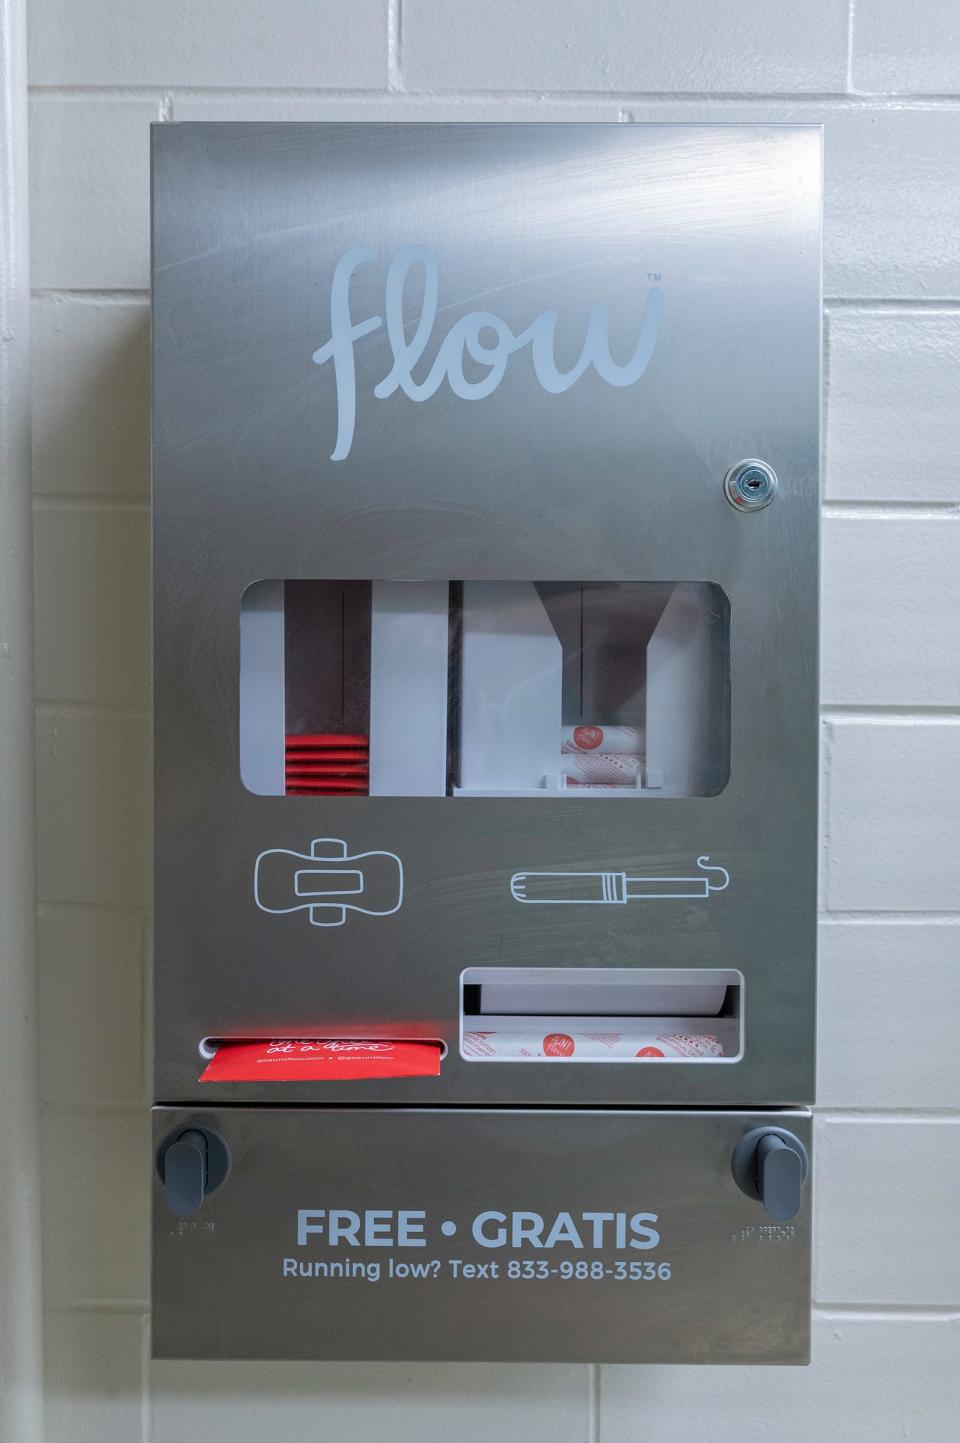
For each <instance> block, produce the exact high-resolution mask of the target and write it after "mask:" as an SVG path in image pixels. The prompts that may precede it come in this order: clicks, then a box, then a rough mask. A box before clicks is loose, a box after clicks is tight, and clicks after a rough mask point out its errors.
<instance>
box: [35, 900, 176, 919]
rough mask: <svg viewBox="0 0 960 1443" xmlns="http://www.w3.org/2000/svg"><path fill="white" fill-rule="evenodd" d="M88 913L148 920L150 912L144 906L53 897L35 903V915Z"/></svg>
mask: <svg viewBox="0 0 960 1443" xmlns="http://www.w3.org/2000/svg"><path fill="white" fill-rule="evenodd" d="M88 914H93V915H96V916H101V915H104V914H106V915H107V916H112V917H140V918H141V919H142V920H143V921H144V922H149V921H150V912H149V909H148V908H146V907H121V906H119V905H118V904H117V903H115V902H58V901H57V900H56V899H55V898H54V899H47V900H45V901H42V902H38V903H37V916H38V917H40V918H43V917H50V918H54V917H59V918H61V919H68V918H70V917H83V916H86V915H88Z"/></svg>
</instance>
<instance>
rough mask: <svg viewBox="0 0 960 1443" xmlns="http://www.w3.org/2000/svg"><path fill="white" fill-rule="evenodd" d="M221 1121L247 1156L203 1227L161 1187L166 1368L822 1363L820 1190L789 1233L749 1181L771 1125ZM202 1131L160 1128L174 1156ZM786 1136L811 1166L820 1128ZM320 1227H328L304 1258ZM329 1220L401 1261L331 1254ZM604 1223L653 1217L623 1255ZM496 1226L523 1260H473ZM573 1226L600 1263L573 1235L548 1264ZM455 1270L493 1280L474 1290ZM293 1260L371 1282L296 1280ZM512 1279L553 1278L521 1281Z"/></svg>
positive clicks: (240, 1112)
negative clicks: (817, 1315)
mask: <svg viewBox="0 0 960 1443" xmlns="http://www.w3.org/2000/svg"><path fill="white" fill-rule="evenodd" d="M207 1117H208V1119H209V1120H212V1121H213V1122H215V1123H216V1125H217V1126H218V1127H220V1128H221V1129H222V1131H223V1134H224V1136H225V1137H226V1138H227V1140H228V1142H229V1145H230V1147H231V1149H232V1152H233V1171H232V1173H231V1174H230V1176H229V1177H228V1178H227V1180H226V1182H225V1183H224V1184H223V1185H222V1186H221V1187H220V1188H219V1189H218V1190H217V1191H216V1192H215V1193H212V1194H211V1195H210V1196H209V1197H208V1198H207V1199H206V1201H205V1203H204V1205H203V1208H202V1210H201V1211H200V1213H198V1214H197V1215H196V1216H195V1217H194V1218H187V1219H183V1218H176V1217H174V1216H173V1215H172V1214H171V1213H170V1212H168V1211H167V1209H166V1207H165V1206H164V1203H163V1200H162V1198H161V1196H160V1189H159V1184H157V1185H156V1186H155V1196H154V1272H153V1349H154V1356H156V1357H178V1358H184V1357H191V1358H346V1359H387V1358H389V1359H419V1360H423V1359H453V1360H456V1359H468V1360H475V1361H502V1362H525V1361H544V1362H567V1361H571V1362H578V1361H579V1362H591V1361H595V1362H608V1363H616V1362H647V1363H658V1362H675V1363H805V1362H807V1361H808V1358H809V1332H810V1201H809V1189H808V1190H807V1197H806V1200H805V1202H804V1206H803V1209H802V1211H801V1212H800V1213H799V1215H798V1216H797V1217H796V1218H795V1219H794V1220H793V1221H792V1222H790V1223H781V1224H777V1223H773V1222H771V1220H770V1219H769V1218H767V1217H766V1216H765V1215H764V1213H763V1211H762V1210H761V1208H760V1207H759V1205H758V1204H757V1203H755V1202H752V1201H751V1200H750V1199H749V1198H747V1197H745V1196H744V1195H743V1194H742V1193H741V1192H740V1191H739V1190H738V1189H737V1187H736V1185H735V1184H734V1181H733V1178H732V1177H731V1175H730V1153H731V1151H732V1149H733V1147H734V1145H735V1143H736V1141H737V1139H738V1138H739V1137H740V1136H742V1134H743V1133H744V1132H745V1131H747V1130H748V1128H749V1127H751V1126H755V1125H757V1124H758V1123H759V1122H762V1121H763V1120H764V1117H763V1115H760V1114H753V1115H751V1114H750V1113H733V1112H713V1113H704V1112H690V1113H687V1114H684V1115H683V1116H678V1115H677V1114H676V1113H671V1112H661V1113H646V1114H641V1113H635V1112H621V1113H611V1112H561V1111H557V1112H543V1111H540V1112H505V1113H504V1112H489V1111H483V1110H477V1111H473V1112H461V1111H457V1110H456V1109H442V1110H435V1111H432V1110H424V1111H393V1112H391V1111H382V1110H381V1111H377V1110H375V1109H371V1110H367V1109H364V1110H362V1111H357V1110H356V1109H353V1110H346V1111H338V1110H336V1109H327V1108H315V1109H311V1110H305V1111H301V1110H299V1109H296V1108H293V1109H284V1110H274V1109H270V1108H264V1109H259V1110H257V1109H250V1110H247V1109H243V1108H226V1109H223V1110H222V1111H220V1112H219V1113H218V1112H216V1111H214V1112H213V1113H212V1114H207ZM766 1117H767V1119H769V1117H770V1114H767V1115H766ZM192 1118H193V1114H191V1113H188V1112H184V1111H183V1110H182V1109H173V1108H159V1109H157V1113H156V1117H155V1126H156V1136H157V1140H158V1141H159V1140H160V1139H162V1138H163V1136H164V1135H165V1134H166V1133H167V1132H168V1131H169V1130H171V1129H173V1130H176V1128H177V1127H178V1126H182V1125H183V1124H184V1123H186V1122H189V1121H191V1120H192ZM776 1120H777V1121H778V1122H779V1123H780V1125H782V1126H785V1127H789V1128H791V1129H792V1131H793V1132H794V1133H795V1134H796V1135H797V1136H799V1137H800V1138H801V1140H802V1141H803V1142H804V1144H805V1145H806V1146H807V1147H808V1148H809V1146H810V1115H809V1113H807V1114H802V1113H788V1114H778V1115H777V1118H776ZM300 1209H306V1210H309V1211H311V1212H314V1213H315V1212H316V1211H317V1210H321V1209H322V1210H323V1212H324V1216H323V1217H314V1218H312V1219H311V1220H310V1226H311V1227H313V1228H317V1229H318V1231H317V1232H315V1233H312V1232H311V1233H309V1234H308V1233H306V1232H305V1233H304V1243H303V1244H302V1245H301V1244H300V1242H299V1233H298V1212H299V1210H300ZM331 1209H338V1210H351V1211H353V1212H355V1213H356V1214H357V1215H358V1217H359V1218H360V1219H361V1220H363V1219H364V1214H365V1212H366V1211H367V1210H368V1209H372V1210H375V1211H376V1212H377V1213H378V1214H379V1217H378V1219H376V1220H375V1228H376V1234H375V1235H377V1236H379V1238H380V1239H382V1243H380V1244H378V1245H365V1235H364V1233H363V1232H362V1231H358V1232H357V1233H356V1234H355V1235H354V1236H356V1239H357V1245H353V1244H352V1243H351V1242H350V1235H349V1234H347V1236H346V1238H345V1239H344V1240H342V1241H341V1240H338V1241H337V1243H336V1244H335V1245H331V1244H330V1241H329V1229H328V1226H327V1224H328V1222H329V1211H330V1210H331ZM401 1209H403V1210H410V1211H414V1212H418V1213H422V1214H423V1216H422V1218H418V1219H417V1221H416V1227H417V1229H418V1230H419V1234H420V1236H421V1237H422V1242H423V1246H420V1247H413V1246H399V1245H397V1244H398V1243H399V1242H400V1240H401V1234H400V1233H399V1232H398V1221H397V1218H396V1212H397V1211H399V1210H401ZM514 1210H519V1211H521V1212H523V1213H525V1214H531V1213H533V1214H535V1215H539V1217H540V1218H542V1219H543V1220H544V1226H543V1228H542V1229H540V1228H538V1227H537V1224H536V1219H534V1221H533V1229H534V1230H533V1233H532V1238H533V1239H534V1240H535V1241H531V1233H530V1229H529V1223H530V1219H529V1218H527V1219H524V1220H523V1221H526V1222H527V1224H528V1230H527V1233H526V1237H524V1234H523V1233H522V1232H518V1233H517V1234H516V1235H515V1234H514V1232H513V1226H512V1216H511V1215H512V1213H513V1212H514ZM597 1211H600V1212H606V1213H607V1214H611V1213H612V1214H616V1213H617V1212H622V1213H623V1214H624V1215H625V1217H626V1219H628V1220H629V1219H631V1218H633V1217H634V1216H635V1215H636V1214H637V1213H645V1214H648V1215H652V1220H651V1216H648V1217H647V1218H646V1219H644V1220H643V1222H642V1223H640V1224H639V1228H640V1230H639V1231H637V1232H634V1231H633V1230H632V1229H630V1228H629V1226H626V1227H624V1229H623V1237H624V1240H625V1241H624V1245H623V1246H619V1245H618V1239H617V1236H616V1232H615V1223H613V1224H612V1225H611V1224H610V1223H609V1222H608V1224H607V1226H606V1227H605V1228H604V1230H603V1231H602V1232H601V1234H600V1237H599V1241H600V1246H597V1245H596V1234H595V1233H594V1232H593V1224H592V1222H591V1221H590V1220H589V1219H587V1220H586V1221H584V1220H583V1218H582V1214H583V1213H596V1212H597ZM484 1212H491V1213H495V1214H497V1213H499V1214H501V1215H502V1220H503V1221H502V1222H501V1220H499V1219H497V1218H495V1217H494V1218H489V1219H485V1220H484V1221H483V1222H482V1223H481V1225H480V1231H481V1236H483V1237H485V1238H486V1239H487V1240H488V1241H494V1242H496V1241H497V1240H498V1237H499V1233H498V1222H499V1223H500V1225H503V1223H504V1222H505V1224H506V1229H507V1233H506V1241H505V1245H504V1246H496V1247H485V1246H482V1245H481V1244H479V1243H478V1242H477V1241H475V1238H474V1232H473V1225H474V1221H475V1219H476V1218H477V1217H478V1215H480V1214H482V1213H484ZM561 1213H568V1214H569V1215H570V1217H571V1219H572V1220H573V1222H574V1227H575V1228H576V1230H577V1236H578V1237H579V1239H580V1241H581V1242H582V1243H583V1246H582V1247H578V1246H576V1244H575V1243H574V1242H571V1241H569V1239H570V1238H571V1233H570V1231H569V1229H565V1227H564V1223H563V1222H562V1221H561V1224H560V1228H559V1230H558V1231H557V1232H556V1233H554V1234H553V1243H552V1245H551V1246H546V1244H547V1243H548V1242H550V1241H551V1231H552V1229H553V1227H554V1225H555V1224H556V1222H557V1218H558V1215H559V1214H561ZM442 1223H447V1224H448V1228H447V1231H446V1232H445V1231H444V1230H443V1229H442V1227H441V1224H442ZM450 1224H453V1228H454V1231H453V1232H452V1233H451V1232H450V1230H449V1225H450ZM362 1225H363V1224H362V1222H361V1226H362ZM643 1229H652V1232H653V1233H655V1234H656V1235H657V1238H658V1241H656V1242H655V1243H654V1246H652V1247H649V1248H642V1249H639V1250H638V1249H636V1248H633V1247H631V1246H630V1242H631V1240H633V1239H636V1240H639V1241H641V1242H654V1239H653V1237H652V1235H651V1232H650V1231H643ZM411 1236H414V1233H413V1230H412V1229H411V1231H410V1233H408V1234H407V1237H408V1238H409V1237H411ZM564 1236H565V1237H566V1239H567V1241H564V1240H563V1238H564ZM536 1241H539V1243H540V1244H541V1245H540V1246H537V1245H535V1242H536ZM514 1242H516V1243H517V1245H516V1246H514ZM388 1244H393V1245H388ZM457 1259H459V1260H460V1261H461V1262H462V1263H467V1264H470V1265H471V1266H473V1267H474V1268H475V1269H478V1271H476V1272H475V1273H474V1276H473V1277H467V1276H465V1275H464V1274H463V1273H462V1272H459V1273H458V1271H457V1270H456V1269H454V1268H453V1266H452V1263H453V1261H454V1260H457ZM284 1260H287V1261H288V1267H289V1264H290V1263H293V1264H295V1265H299V1264H301V1263H303V1264H311V1263H319V1264H321V1265H322V1264H326V1265H329V1264H331V1263H336V1264H340V1265H343V1264H344V1263H349V1264H351V1265H352V1267H353V1269H354V1270H353V1271H352V1273H351V1275H349V1276H345V1275H343V1274H341V1275H339V1276H338V1275H337V1273H336V1271H335V1270H334V1271H332V1272H331V1271H330V1270H329V1267H328V1270H327V1272H326V1273H324V1272H323V1270H322V1268H321V1269H319V1270H318V1272H317V1274H316V1275H310V1276H300V1275H299V1273H298V1274H297V1275H293V1274H292V1273H291V1272H289V1271H288V1273H287V1275H284ZM391 1261H392V1262H393V1264H394V1271H393V1276H391V1275H390V1262H391ZM511 1262H514V1263H521V1264H523V1263H527V1264H530V1265H531V1267H530V1268H528V1272H532V1273H533V1274H534V1275H533V1276H530V1277H528V1278H526V1279H524V1278H522V1277H520V1278H511V1277H510V1276H509V1264H510V1263H511ZM578 1262H580V1263H581V1264H586V1265H587V1268H588V1269H590V1268H591V1267H592V1268H593V1273H592V1274H591V1275H590V1276H587V1277H583V1276H580V1277H578V1276H577V1275H576V1273H574V1275H573V1276H572V1277H564V1276H563V1270H562V1267H561V1265H562V1264H564V1263H566V1264H568V1265H570V1264H573V1265H574V1267H575V1265H576V1264H577V1263H578ZM638 1262H639V1263H647V1264H652V1265H653V1271H654V1273H655V1274H656V1275H655V1276H652V1277H651V1276H649V1274H650V1268H649V1267H648V1268H646V1269H645V1272H646V1274H647V1276H645V1277H641V1278H634V1279H633V1280H631V1279H630V1275H629V1270H630V1265H631V1263H638ZM358 1263H359V1264H361V1267H362V1268H363V1269H364V1270H366V1269H367V1268H370V1274H371V1276H369V1277H368V1276H367V1275H366V1274H365V1272H364V1271H359V1270H357V1269H356V1265H357V1264H358ZM398 1263H399V1264H403V1265H404V1266H409V1265H410V1264H411V1263H414V1264H420V1265H421V1268H422V1267H423V1265H426V1273H425V1276H423V1277H419V1278H418V1277H416V1276H415V1275H412V1276H411V1275H408V1276H406V1277H403V1276H398V1273H397V1268H396V1265H397V1264H398ZM618 1263H619V1264H621V1265H623V1266H622V1267H621V1269H620V1270H619V1271H620V1272H621V1273H622V1272H623V1271H626V1274H627V1276H626V1277H623V1276H620V1277H618V1276H617V1272H618V1268H617V1264H618ZM371 1264H372V1265H375V1266H374V1267H371V1266H370V1265H371ZM491 1264H494V1265H495V1267H491V1266H490V1265H491ZM598 1264H599V1265H601V1266H602V1270H603V1271H602V1275H601V1276H597V1275H596V1274H597V1273H598V1272H599V1271H600V1268H599V1267H598V1266H597V1265H598ZM664 1265H666V1267H665V1269H664ZM480 1268H484V1269H485V1272H484V1273H481V1272H480V1271H479V1269H480ZM544 1268H546V1270H547V1271H546V1273H545V1275H543V1276H536V1274H537V1273H538V1272H540V1273H543V1270H544ZM658 1269H659V1272H658V1271H657V1270H658ZM400 1271H401V1272H402V1271H403V1269H400ZM567 1271H569V1266H568V1269H567ZM377 1272H379V1276H375V1274H376V1273H377ZM582 1272H583V1268H581V1273H582Z"/></svg>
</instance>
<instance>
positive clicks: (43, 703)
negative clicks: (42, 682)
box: [36, 700, 151, 721]
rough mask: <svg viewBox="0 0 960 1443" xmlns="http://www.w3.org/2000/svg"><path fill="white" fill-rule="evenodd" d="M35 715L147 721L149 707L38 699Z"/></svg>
mask: <svg viewBox="0 0 960 1443" xmlns="http://www.w3.org/2000/svg"><path fill="white" fill-rule="evenodd" d="M36 714H37V717H38V718H39V717H44V718H48V719H55V720H56V719H60V720H63V719H66V718H73V719H74V720H76V719H82V720H84V721H89V720H99V721H149V720H150V717H151V713H150V708H149V707H134V706H121V705H119V704H111V703H110V702H88V701H70V700H62V701H61V700H50V701H48V700H38V701H37V706H36Z"/></svg>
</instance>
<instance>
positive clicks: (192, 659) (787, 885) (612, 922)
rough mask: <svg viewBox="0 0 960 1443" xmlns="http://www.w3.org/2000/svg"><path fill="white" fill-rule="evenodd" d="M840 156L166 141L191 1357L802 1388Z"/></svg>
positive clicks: (183, 1255)
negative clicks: (823, 166)
mask: <svg viewBox="0 0 960 1443" xmlns="http://www.w3.org/2000/svg"><path fill="white" fill-rule="evenodd" d="M820 299H821V298H820V135H819V131H818V129H816V128H811V127H802V126H757V127H738V126H682V125H649V126H645V125H593V124H589V125H587V124H570V125H539V124H536V125H489V124H488V125H481V124H456V125H447V124H436V125H435V124H390V125H361V124H342V125H334V124H267V125H258V124H232V125H213V124H188V125H164V126H161V127H158V128H156V129H155V131H154V138H153V344H154V433H153V456H154V541H155V553H154V554H155V563H154V587H155V697H156V707H155V720H156V1029H155V1032H156V1093H155V1096H156V1099H157V1105H156V1109H155V1156H154V1171H155V1200H154V1225H153V1339H154V1349H155V1352H156V1354H157V1355H158V1356H160V1357H182V1358H331V1359H332V1358H343V1359H366V1358H371V1359H372V1358H379V1359H478V1360H483V1359H500V1360H536V1359H541V1360H551V1361H567V1360H583V1361H607V1362H670V1361H675V1362H685V1363H696V1362H727V1363H763V1362H767V1363H802V1362H805V1361H806V1360H807V1356H808V1344H809V1263H810V1181H809V1174H810V1171H811V1169H812V1167H813V1165H814V1163H813V1159H812V1154H811V1135H810V1114H809V1111H808V1110H807V1107H808V1104H809V1103H810V1101H811V1100H812V1097H813V1079H814V946H815V923H816V842H817V817H816V799H817V552H818V467H819V405H820Z"/></svg>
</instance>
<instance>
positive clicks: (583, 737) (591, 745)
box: [560, 723, 646, 756]
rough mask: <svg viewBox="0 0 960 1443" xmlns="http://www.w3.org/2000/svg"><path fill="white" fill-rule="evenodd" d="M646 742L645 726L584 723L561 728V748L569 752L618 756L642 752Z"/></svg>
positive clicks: (565, 752)
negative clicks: (606, 725) (605, 725)
mask: <svg viewBox="0 0 960 1443" xmlns="http://www.w3.org/2000/svg"><path fill="white" fill-rule="evenodd" d="M645 744H646V739H645V736H644V730H643V727H603V726H592V725H587V724H586V723H583V724H582V725H581V726H575V727H561V728H560V750H561V752H563V753H564V755H566V754H567V753H568V752H607V753H608V754H610V755H613V756H618V755H623V754H624V753H628V754H629V753H631V752H632V753H634V754H635V753H637V752H642V751H643V749H644V746H645Z"/></svg>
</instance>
